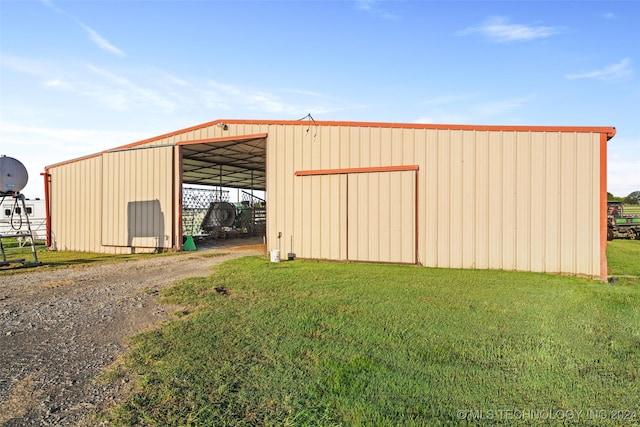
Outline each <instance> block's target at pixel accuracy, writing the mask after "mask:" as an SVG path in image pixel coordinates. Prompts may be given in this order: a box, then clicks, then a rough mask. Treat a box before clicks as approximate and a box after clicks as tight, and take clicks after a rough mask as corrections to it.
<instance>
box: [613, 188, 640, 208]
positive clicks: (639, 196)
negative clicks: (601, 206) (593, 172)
mask: <svg viewBox="0 0 640 427" xmlns="http://www.w3.org/2000/svg"><path fill="white" fill-rule="evenodd" d="M607 199H608V200H613V201H616V202H622V203H624V204H625V205H640V191H633V192H631V193H629V195H628V196H627V197H616V196H614V195H613V194H611V193H607Z"/></svg>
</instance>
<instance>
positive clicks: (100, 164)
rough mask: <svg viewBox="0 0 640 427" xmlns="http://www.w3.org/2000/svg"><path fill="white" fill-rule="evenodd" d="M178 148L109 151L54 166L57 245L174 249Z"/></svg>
mask: <svg viewBox="0 0 640 427" xmlns="http://www.w3.org/2000/svg"><path fill="white" fill-rule="evenodd" d="M174 149H175V148H174V147H157V148H153V149H139V150H125V151H119V152H113V153H104V154H101V155H97V156H94V157H91V158H87V159H83V160H80V161H76V162H71V163H67V164H63V165H60V166H56V167H54V168H51V169H49V173H50V174H51V178H50V182H51V191H50V206H51V213H50V218H51V230H52V233H51V234H52V235H51V240H52V242H51V244H52V247H53V248H55V249H58V250H74V251H85V252H105V253H131V252H152V251H155V250H156V249H159V248H160V249H162V248H171V247H172V246H173V245H174V242H175V239H176V236H175V235H174V234H175V233H173V230H174V228H175V224H176V218H175V215H174V214H173V212H174V209H175V205H176V200H175V198H174V192H173V188H174V182H175V176H174V174H173V171H174V169H175V162H174V154H173V151H174Z"/></svg>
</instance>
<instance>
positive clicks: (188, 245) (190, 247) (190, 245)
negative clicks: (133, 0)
mask: <svg viewBox="0 0 640 427" xmlns="http://www.w3.org/2000/svg"><path fill="white" fill-rule="evenodd" d="M182 250H183V251H195V250H196V243H195V242H194V241H193V236H187V240H186V241H185V242H184V245H182Z"/></svg>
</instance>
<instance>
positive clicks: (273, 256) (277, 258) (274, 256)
mask: <svg viewBox="0 0 640 427" xmlns="http://www.w3.org/2000/svg"><path fill="white" fill-rule="evenodd" d="M271 262H280V251H279V250H278V249H275V250H273V251H271Z"/></svg>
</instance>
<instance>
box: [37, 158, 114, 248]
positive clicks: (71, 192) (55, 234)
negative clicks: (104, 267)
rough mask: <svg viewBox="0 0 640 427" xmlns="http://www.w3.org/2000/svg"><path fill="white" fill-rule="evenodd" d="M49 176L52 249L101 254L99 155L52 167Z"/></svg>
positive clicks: (100, 161)
mask: <svg viewBox="0 0 640 427" xmlns="http://www.w3.org/2000/svg"><path fill="white" fill-rule="evenodd" d="M49 173H50V174H51V178H50V182H51V190H50V194H51V195H50V200H49V206H50V217H51V224H50V228H51V230H52V232H51V246H52V248H54V249H57V250H69V251H82V252H103V250H102V248H101V245H100V223H101V221H102V217H101V215H100V208H101V205H102V198H101V194H102V191H101V190H102V188H101V186H102V180H101V179H100V175H101V174H102V160H101V158H100V156H96V157H91V158H88V159H84V160H82V161H78V162H74V163H68V164H65V165H62V166H59V167H55V168H52V169H50V170H49Z"/></svg>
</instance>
